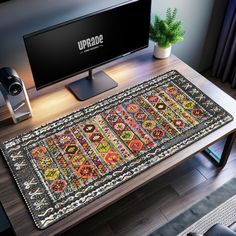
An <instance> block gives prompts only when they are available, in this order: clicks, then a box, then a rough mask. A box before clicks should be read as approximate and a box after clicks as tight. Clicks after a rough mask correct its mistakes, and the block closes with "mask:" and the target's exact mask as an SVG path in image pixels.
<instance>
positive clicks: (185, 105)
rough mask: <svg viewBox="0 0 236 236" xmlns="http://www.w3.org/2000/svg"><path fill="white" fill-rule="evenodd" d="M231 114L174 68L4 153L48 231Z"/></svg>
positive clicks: (48, 126)
mask: <svg viewBox="0 0 236 236" xmlns="http://www.w3.org/2000/svg"><path fill="white" fill-rule="evenodd" d="M232 119H233V118H232V116H231V115H230V114H229V113H227V112H226V111H225V110H224V109H223V108H222V107H220V106H219V105H218V104H216V103H215V102H214V101H212V100H211V99H210V98H209V97H208V96H207V95H206V94H204V93H203V92H201V91H200V90H199V89H198V88H197V87H196V86H194V85H193V84H192V83H191V82H189V81H188V80H187V79H186V78H184V77H183V76H182V75H181V74H179V73H178V72H177V71H170V72H167V73H165V74H163V75H161V76H157V77H155V78H153V79H151V80H148V81H146V82H143V83H141V84H139V85H136V86H134V87H132V88H129V89H126V90H124V91H123V92H121V93H119V94H116V95H114V96H112V97H109V98H107V99H105V100H102V101H100V102H98V103H96V104H93V105H90V106H88V107H85V108H83V109H80V110H78V111H76V112H74V113H72V114H69V115H67V116H65V117H63V118H61V119H58V120H56V121H54V122H52V123H49V124H46V125H44V126H41V127H39V128H37V129H34V130H32V131H30V132H28V133H25V134H22V135H20V136H18V137H16V138H13V139H11V140H9V141H7V142H5V143H4V144H3V145H2V147H1V150H2V153H3V155H4V157H5V159H6V161H7V163H8V165H9V167H10V170H11V172H12V174H13V176H14V178H15V181H16V182H17V185H18V187H19V189H20V191H21V193H22V195H23V197H24V199H25V202H26V204H27V206H28V208H29V210H30V212H31V215H32V217H33V219H34V222H35V224H36V225H37V227H38V228H40V229H44V228H46V227H48V226H49V225H51V224H53V223H55V222H56V221H58V220H60V219H62V218H64V217H66V216H67V215H68V214H71V213H72V212H74V211H76V210H78V209H80V208H82V207H84V206H85V205H87V204H88V203H90V202H91V201H94V200H95V199H97V198H99V197H101V196H102V195H104V194H106V193H107V192H108V191H110V190H112V189H114V188H115V187H117V186H118V185H120V184H122V183H123V182H124V181H127V180H129V179H130V178H132V177H134V176H135V175H137V174H139V173H141V172H142V171H145V170H146V169H147V168H149V167H151V166H153V165H155V164H157V163H158V162H160V161H161V160H163V159H165V158H168V157H170V156H171V155H173V154H174V153H176V152H178V151H180V150H181V149H183V148H185V147H187V146H188V145H190V144H192V143H194V142H196V141H197V140H199V139H200V138H202V137H204V136H206V135H207V134H209V133H210V132H212V131H214V130H216V129H218V128H219V127H221V126H223V125H225V124H226V123H228V122H230V121H231V120H232Z"/></svg>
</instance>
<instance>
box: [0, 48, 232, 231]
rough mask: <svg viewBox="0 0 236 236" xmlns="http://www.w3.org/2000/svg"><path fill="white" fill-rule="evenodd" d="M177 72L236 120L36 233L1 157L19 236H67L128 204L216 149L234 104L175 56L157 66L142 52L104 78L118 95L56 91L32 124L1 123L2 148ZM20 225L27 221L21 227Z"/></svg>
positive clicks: (39, 102) (2, 195)
mask: <svg viewBox="0 0 236 236" xmlns="http://www.w3.org/2000/svg"><path fill="white" fill-rule="evenodd" d="M173 69H174V70H178V71H179V72H180V73H181V74H183V75H184V76H185V77H186V78H188V79H189V80H190V81H191V82H193V83H194V84H195V85H196V86H198V87H199V88H200V89H201V90H202V91H203V92H205V93H206V94H207V95H208V96H209V97H211V98H212V99H213V100H215V101H216V102H217V103H218V104H219V105H221V106H222V107H224V108H225V109H226V110H227V111H228V112H230V113H231V114H232V115H233V116H234V121H233V122H230V123H229V124H227V125H225V126H224V127H222V128H220V129H218V130H216V131H215V132H213V133H212V134H209V135H208V136H207V137H205V138H202V139H201V140H199V141H198V142H196V143H194V144H192V145H191V146H189V147H187V148H185V149H184V150H182V151H180V152H178V153H176V154H175V155H173V156H172V157H170V158H168V159H166V160H164V161H162V162H161V163H159V164H158V165H156V166H153V167H152V168H150V169H148V170H147V171H145V172H143V173H142V174H140V175H138V176H136V177H134V178H132V179H131V180H129V181H127V182H125V183H124V184H122V185H121V186H119V187H117V188H115V189H114V190H112V191H110V192H109V193H108V194H106V195H104V196H103V197H101V198H99V199H97V200H96V201H94V202H92V203H90V204H89V205H88V206H86V207H84V208H82V209H81V210H78V211H76V212H75V213H73V214H71V215H70V216H68V217H66V218H65V219H63V220H61V221H59V222H58V223H56V224H54V225H52V226H50V227H49V228H47V229H45V230H38V229H37V228H36V226H35V225H34V223H33V220H32V218H31V216H30V214H29V211H28V209H27V207H26V205H25V203H24V201H23V199H22V197H21V194H20V193H19V190H18V188H17V186H16V184H15V182H14V180H13V178H12V176H11V174H10V173H9V170H8V167H7V166H6V163H5V161H4V160H3V158H2V157H1V159H0V201H1V202H2V204H3V206H4V208H5V210H6V212H7V214H8V217H9V219H10V221H11V223H12V225H13V227H14V229H15V231H16V233H17V234H18V235H55V234H57V233H61V232H64V231H66V230H68V229H69V228H72V227H73V226H75V225H77V224H78V223H80V222H82V221H84V220H85V219H87V218H88V217H91V216H92V215H94V214H95V213H97V212H99V211H101V210H102V209H104V208H107V207H108V206H109V205H111V204H113V203H114V202H116V201H118V200H119V199H121V198H124V197H125V196H127V195H128V194H129V193H131V192H133V191H134V190H136V189H138V188H140V187H141V186H143V185H146V184H147V183H148V182H150V181H151V180H153V179H155V178H157V177H159V176H161V175H163V174H164V173H166V172H168V171H169V170H171V169H173V168H174V167H176V166H178V165H179V164H181V163H182V162H183V161H185V160H186V159H188V158H190V157H192V156H193V155H194V154H196V153H198V152H199V151H201V150H203V149H204V148H205V147H207V146H209V145H211V144H212V143H214V142H215V141H216V140H219V139H220V138H222V137H224V136H225V135H227V134H229V133H231V132H233V131H235V130H236V102H235V101H234V99H232V98H231V97H230V96H228V95H227V94H225V93H224V92H223V91H221V90H220V89H219V88H217V87H216V86H215V85H213V84H212V83H211V82H209V81H207V80H206V79H205V78H204V77H202V76H201V75H200V74H198V73H197V72H196V71H194V70H193V69H192V68H190V67H189V66H188V65H186V64H185V63H183V62H182V61H181V60H179V59H178V58H177V57H175V56H174V55H172V56H171V57H170V58H168V59H166V60H155V59H153V57H152V55H151V53H150V52H149V51H148V50H144V51H142V53H140V54H139V55H137V56H136V57H132V58H129V59H128V60H125V61H123V62H121V61H119V64H117V65H113V66H112V67H110V68H108V69H106V72H107V73H108V74H109V75H110V76H111V77H112V78H113V79H114V80H116V81H117V82H118V84H119V86H118V87H117V88H116V89H113V90H110V91H108V92H106V93H103V94H101V95H99V96H97V97H95V98H92V99H90V100H88V101H85V102H79V101H77V100H76V99H75V98H74V96H73V95H72V94H71V93H70V92H69V91H68V90H67V89H66V88H64V87H61V88H60V87H59V88H57V89H55V88H54V89H55V90H54V89H53V86H52V87H51V90H52V91H50V92H48V93H47V94H44V95H42V96H39V97H37V98H36V99H33V100H32V101H31V104H32V108H33V115H34V116H33V118H31V119H28V120H26V121H24V122H22V123H20V124H17V125H13V124H12V123H11V122H9V120H7V121H1V123H0V125H1V126H0V143H2V142H3V141H5V140H7V139H9V138H11V137H14V136H16V135H17V134H20V133H23V132H26V131H29V130H31V129H32V128H35V127H38V126H40V125H42V124H45V123H47V122H50V121H53V120H55V119H57V118H59V117H61V116H63V115H66V114H68V113H70V112H72V111H74V110H76V109H79V108H82V107H84V106H87V105H89V104H92V103H94V102H96V101H98V100H100V99H103V98H106V97H107V96H110V95H113V94H115V93H117V92H119V91H122V90H124V89H125V88H127V87H130V86H133V85H134V84H137V83H141V82H142V81H145V80H148V79H150V78H152V77H153V76H156V75H160V74H163V73H165V72H167V71H170V70H173ZM167 215H169V214H167ZM22 219H24V221H23V222H22Z"/></svg>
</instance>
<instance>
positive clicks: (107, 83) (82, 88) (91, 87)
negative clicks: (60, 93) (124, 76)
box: [68, 69, 118, 101]
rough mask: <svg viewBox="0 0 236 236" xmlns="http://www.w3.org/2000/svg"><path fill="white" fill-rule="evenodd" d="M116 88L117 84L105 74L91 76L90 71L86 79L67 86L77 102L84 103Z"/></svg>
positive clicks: (99, 73) (98, 73)
mask: <svg viewBox="0 0 236 236" xmlns="http://www.w3.org/2000/svg"><path fill="white" fill-rule="evenodd" d="M117 86H118V84H117V83H116V82H115V81H114V80H113V79H112V78H111V77H110V76H108V75H107V74H106V73H105V72H103V71H99V72H97V73H95V74H93V71H92V69H90V70H89V71H88V76H87V77H85V78H82V79H80V80H77V81H75V82H73V83H71V84H69V85H68V88H69V89H70V91H71V92H72V93H73V94H74V95H75V97H76V98H77V99H78V100H81V101H84V100H86V99H89V98H91V97H94V96H96V95H98V94H100V93H103V92H105V91H107V90H110V89H112V88H115V87H117Z"/></svg>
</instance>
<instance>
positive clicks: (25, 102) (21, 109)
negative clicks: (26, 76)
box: [0, 67, 32, 123]
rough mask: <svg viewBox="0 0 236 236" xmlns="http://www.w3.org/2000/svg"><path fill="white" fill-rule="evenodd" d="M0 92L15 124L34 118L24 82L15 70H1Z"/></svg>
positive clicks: (7, 68)
mask: <svg viewBox="0 0 236 236" xmlns="http://www.w3.org/2000/svg"><path fill="white" fill-rule="evenodd" d="M0 91H1V92H2V95H3V97H4V99H5V102H6V105H7V107H8V109H9V111H10V114H11V116H12V119H13V121H14V123H18V122H20V121H22V120H25V119H27V118H29V117H31V116H32V109H31V106H30V102H29V98H28V94H27V92H26V89H25V86H24V82H23V81H22V80H21V79H20V77H19V75H18V74H17V72H16V71H15V70H14V69H13V68H10V67H3V68H1V69H0Z"/></svg>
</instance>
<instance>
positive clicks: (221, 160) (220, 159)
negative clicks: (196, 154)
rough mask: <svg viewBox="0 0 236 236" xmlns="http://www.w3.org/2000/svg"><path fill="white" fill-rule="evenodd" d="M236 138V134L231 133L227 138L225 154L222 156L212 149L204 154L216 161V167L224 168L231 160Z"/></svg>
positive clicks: (207, 149)
mask: <svg viewBox="0 0 236 236" xmlns="http://www.w3.org/2000/svg"><path fill="white" fill-rule="evenodd" d="M235 137H236V132H234V133H231V134H229V135H228V136H227V138H226V142H225V145H224V148H223V152H222V154H221V155H219V154H218V153H216V152H215V151H213V150H212V149H211V148H210V147H208V148H206V149H205V150H204V153H205V154H207V156H209V157H211V158H212V159H213V160H214V162H215V163H216V166H218V167H224V166H225V164H226V163H227V160H228V158H229V155H230V152H231V149H232V146H233V144H234V140H235Z"/></svg>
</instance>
